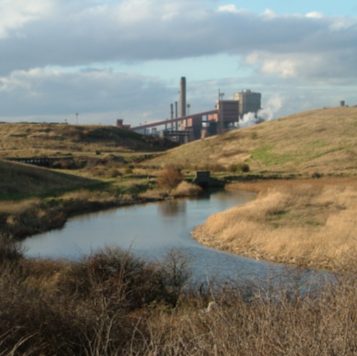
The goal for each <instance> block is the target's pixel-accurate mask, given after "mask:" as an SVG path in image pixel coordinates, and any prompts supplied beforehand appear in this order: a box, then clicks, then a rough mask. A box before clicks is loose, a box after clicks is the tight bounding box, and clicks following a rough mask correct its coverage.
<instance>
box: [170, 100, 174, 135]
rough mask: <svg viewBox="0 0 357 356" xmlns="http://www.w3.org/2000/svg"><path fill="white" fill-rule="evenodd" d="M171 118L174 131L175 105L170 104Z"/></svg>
mask: <svg viewBox="0 0 357 356" xmlns="http://www.w3.org/2000/svg"><path fill="white" fill-rule="evenodd" d="M170 118H171V130H173V129H174V123H173V121H172V120H173V119H174V104H170Z"/></svg>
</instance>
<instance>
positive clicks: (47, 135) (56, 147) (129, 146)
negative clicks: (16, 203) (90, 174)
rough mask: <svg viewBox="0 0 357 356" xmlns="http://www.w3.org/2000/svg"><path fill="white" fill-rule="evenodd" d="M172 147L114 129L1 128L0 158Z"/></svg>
mask: <svg viewBox="0 0 357 356" xmlns="http://www.w3.org/2000/svg"><path fill="white" fill-rule="evenodd" d="M168 147H173V145H172V144H170V143H169V142H167V141H163V140H161V139H158V138H153V137H149V136H142V135H139V134H137V133H135V132H133V131H128V130H122V129H119V128H117V127H115V126H72V125H65V124H45V123H43V124H25V123H24V124H2V125H0V157H29V156H30V157H31V156H43V155H47V156H57V155H59V156H61V155H64V154H71V155H72V154H73V155H86V156H88V155H93V156H97V155H98V153H100V154H101V153H125V152H132V151H155V150H162V149H165V148H168Z"/></svg>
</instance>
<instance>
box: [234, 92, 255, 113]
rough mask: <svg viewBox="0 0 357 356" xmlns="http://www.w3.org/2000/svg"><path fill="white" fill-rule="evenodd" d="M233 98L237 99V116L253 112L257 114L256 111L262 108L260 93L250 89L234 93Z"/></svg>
mask: <svg viewBox="0 0 357 356" xmlns="http://www.w3.org/2000/svg"><path fill="white" fill-rule="evenodd" d="M234 100H237V101H239V117H240V118H242V117H243V116H244V115H245V114H248V113H250V112H251V113H254V114H255V116H257V114H258V111H259V110H260V109H261V108H262V107H261V105H262V104H261V102H262V95H261V94H260V93H255V92H252V91H251V90H249V89H247V90H243V91H240V92H238V93H235V94H234Z"/></svg>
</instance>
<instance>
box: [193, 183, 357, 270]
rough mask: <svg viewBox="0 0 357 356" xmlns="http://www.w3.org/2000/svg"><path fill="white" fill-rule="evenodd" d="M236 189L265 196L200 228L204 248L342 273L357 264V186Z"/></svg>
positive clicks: (279, 185)
mask: <svg viewBox="0 0 357 356" xmlns="http://www.w3.org/2000/svg"><path fill="white" fill-rule="evenodd" d="M260 184H262V185H263V187H259V185H260ZM235 187H236V188H237V187H239V188H245V189H248V190H249V188H250V190H254V189H255V190H260V193H259V194H258V197H257V199H256V200H254V201H252V202H250V203H248V204H246V205H244V206H240V207H235V208H232V209H230V210H228V211H225V212H222V213H218V214H215V215H213V216H211V217H210V218H209V219H208V220H207V221H206V222H205V223H204V224H203V225H201V226H199V227H198V228H196V229H195V231H194V236H195V237H196V238H197V239H198V240H199V241H200V242H202V243H204V244H207V245H209V246H213V247H215V248H219V249H224V250H229V251H232V252H234V253H237V254H242V255H247V256H251V257H255V258H257V259H267V260H273V261H278V262H286V263H296V264H301V265H308V266H314V267H326V268H331V269H340V268H347V267H348V266H351V265H352V264H353V263H354V262H355V258H356V256H357V219H356V216H357V180H353V179H342V180H341V181H340V182H338V179H334V180H331V179H330V180H321V181H320V180H315V181H314V180H311V181H308V180H305V181H274V182H265V183H255V184H253V183H250V184H249V183H248V184H240V185H236V186H235Z"/></svg>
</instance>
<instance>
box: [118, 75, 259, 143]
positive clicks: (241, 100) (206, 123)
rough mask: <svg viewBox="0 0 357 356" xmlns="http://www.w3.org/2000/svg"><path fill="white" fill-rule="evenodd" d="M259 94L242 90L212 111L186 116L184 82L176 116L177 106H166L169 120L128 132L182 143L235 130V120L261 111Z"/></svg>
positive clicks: (183, 81) (220, 100)
mask: <svg viewBox="0 0 357 356" xmlns="http://www.w3.org/2000/svg"><path fill="white" fill-rule="evenodd" d="M261 98H262V96H261V94H260V93H255V92H252V91H251V90H244V91H241V92H238V93H236V94H234V97H233V100H222V95H219V99H218V101H217V102H216V105H215V109H213V110H209V111H205V112H200V113H194V114H189V113H188V110H187V109H188V108H189V104H187V81H186V78H185V77H182V78H181V81H180V99H179V107H180V114H179V115H178V102H175V103H172V104H170V119H166V120H162V121H157V122H152V123H149V124H145V125H140V126H137V127H133V128H132V130H134V131H136V132H139V133H142V134H147V135H159V134H160V135H162V136H164V137H166V138H169V139H171V140H173V141H175V142H179V143H185V142H189V141H193V140H197V139H200V138H205V137H208V136H212V135H216V134H219V133H223V132H225V131H227V130H230V129H232V128H235V127H237V126H238V122H239V120H240V119H241V118H242V117H243V116H244V115H245V114H247V113H254V114H255V115H256V116H257V114H258V112H259V110H260V109H261ZM121 124H122V125H123V123H121Z"/></svg>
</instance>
